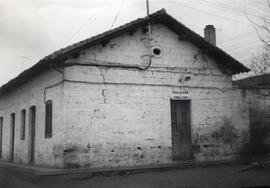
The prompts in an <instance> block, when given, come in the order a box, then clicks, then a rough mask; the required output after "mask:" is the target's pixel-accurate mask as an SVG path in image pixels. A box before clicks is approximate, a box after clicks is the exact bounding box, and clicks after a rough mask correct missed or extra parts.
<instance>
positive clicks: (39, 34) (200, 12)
mask: <svg viewBox="0 0 270 188" xmlns="http://www.w3.org/2000/svg"><path fill="white" fill-rule="evenodd" d="M149 5H150V13H153V12H155V11H157V10H160V9H162V8H165V9H166V11H167V13H169V14H170V15H172V16H173V17H175V18H176V19H177V20H178V21H180V22H181V23H183V24H185V25H186V26H187V27H189V28H190V29H192V30H193V31H195V32H196V33H198V34H200V35H201V36H203V29H204V27H205V25H208V24H212V25H214V26H215V28H216V36H217V46H218V47H220V48H222V49H223V50H224V51H226V52H227V53H228V54H230V55H232V56H233V57H235V58H236V59H237V60H239V61H240V62H242V63H243V64H245V65H248V63H249V58H250V57H251V56H254V55H258V54H259V53H261V50H262V48H263V43H262V42H261V41H260V40H259V38H258V36H257V33H256V31H255V29H254V24H252V23H251V22H250V21H249V20H248V18H249V19H250V20H253V21H256V22H258V21H260V17H268V18H269V19H270V8H269V7H268V6H267V0H149ZM145 16H146V2H145V0H0V57H1V59H0V85H3V84H5V83H6V82H7V81H9V80H10V79H12V78H14V77H16V76H17V75H18V74H20V73H21V72H22V71H23V70H25V69H27V68H29V67H31V66H33V65H34V64H35V63H37V62H38V60H40V59H42V58H43V57H44V56H47V55H49V54H51V53H52V52H54V51H56V50H59V49H60V48H63V47H65V46H67V45H70V44H72V43H75V42H79V41H81V40H84V39H86V38H89V37H91V36H94V35H96V34H99V33H102V32H104V31H107V30H109V29H112V28H115V27H117V26H120V25H122V24H125V23H127V22H129V21H132V20H134V19H137V18H140V17H145ZM259 31H260V30H259ZM261 34H262V35H264V33H263V32H262V33H261Z"/></svg>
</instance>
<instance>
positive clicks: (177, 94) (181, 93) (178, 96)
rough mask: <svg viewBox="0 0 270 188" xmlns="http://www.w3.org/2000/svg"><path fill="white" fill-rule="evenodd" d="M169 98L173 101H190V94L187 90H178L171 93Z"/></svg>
mask: <svg viewBox="0 0 270 188" xmlns="http://www.w3.org/2000/svg"><path fill="white" fill-rule="evenodd" d="M171 98H172V99H174V100H183V99H190V94H189V91H188V90H186V89H180V90H178V91H173V92H172V95H171Z"/></svg>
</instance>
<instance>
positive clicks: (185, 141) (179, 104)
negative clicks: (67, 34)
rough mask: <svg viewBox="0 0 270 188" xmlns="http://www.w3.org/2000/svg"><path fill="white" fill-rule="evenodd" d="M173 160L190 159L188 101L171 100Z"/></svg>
mask: <svg viewBox="0 0 270 188" xmlns="http://www.w3.org/2000/svg"><path fill="white" fill-rule="evenodd" d="M171 126H172V154H173V160H188V159H191V129H190V101H189V100H171Z"/></svg>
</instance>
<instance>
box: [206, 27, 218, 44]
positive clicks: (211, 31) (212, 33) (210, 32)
mask: <svg viewBox="0 0 270 188" xmlns="http://www.w3.org/2000/svg"><path fill="white" fill-rule="evenodd" d="M204 39H205V40H206V41H207V42H209V43H210V44H212V45H214V46H216V29H215V28H214V26H213V25H206V26H205V28H204Z"/></svg>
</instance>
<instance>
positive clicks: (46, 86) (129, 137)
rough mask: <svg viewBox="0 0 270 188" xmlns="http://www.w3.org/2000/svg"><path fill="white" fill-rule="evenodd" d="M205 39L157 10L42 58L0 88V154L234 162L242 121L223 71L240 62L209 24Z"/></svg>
mask: <svg viewBox="0 0 270 188" xmlns="http://www.w3.org/2000/svg"><path fill="white" fill-rule="evenodd" d="M149 25H150V27H149ZM149 29H150V31H151V32H150V33H149V32H148V31H149ZM205 36H206V39H204V38H203V37H201V36H199V35H198V34H196V33H195V32H193V31H191V30H190V29H189V28H187V27H186V26H184V25H183V24H181V23H180V22H178V21H177V20H176V19H174V18H173V17H171V16H170V15H168V14H167V13H166V12H165V10H161V11H158V12H156V13H154V14H151V15H150V16H149V17H146V18H142V19H137V20H135V21H133V22H130V23H128V24H125V25H123V26H120V27H118V28H116V29H113V30H110V31H107V32H105V33H102V34H100V35H97V36H94V37H92V38H90V39H86V40H84V41H81V42H79V43H76V44H73V45H71V46H68V47H66V48H63V49H61V50H59V51H57V52H55V53H53V54H51V55H49V56H47V57H45V58H43V59H42V60H40V61H39V62H38V63H37V64H36V65H34V66H33V67H31V68H29V69H28V70H26V71H24V72H23V73H22V74H20V75H19V76H18V77H16V78H15V79H13V80H11V81H9V82H8V83H7V84H5V85H3V86H2V87H1V88H0V117H1V119H0V120H1V121H0V123H1V144H0V145H1V146H0V147H1V157H2V160H6V161H13V162H15V163H24V164H35V165H44V166H53V167H90V168H98V167H117V166H141V165H157V164H172V163H176V162H179V161H185V160H194V161H213V160H227V159H234V158H235V157H236V156H237V153H238V152H239V151H240V148H241V146H242V145H243V143H245V142H246V139H247V138H248V127H249V126H248V125H249V118H248V110H247V106H246V105H247V104H246V103H245V101H244V99H243V92H242V90H241V89H238V88H234V87H233V85H232V75H233V74H236V73H240V72H246V71H248V70H249V69H248V68H246V67H245V66H243V65H242V64H241V63H240V62H238V61H237V60H235V59H234V58H232V57H231V56H230V55H228V54H226V53H225V52H224V51H222V50H221V49H219V48H218V47H216V46H215V29H214V27H213V26H207V27H206V28H205ZM207 40H208V41H207ZM226 127H233V128H234V129H233V131H234V133H235V134H236V135H237V136H236V139H235V140H234V141H233V143H230V142H229V141H227V140H226V139H224V135H225V134H224V130H226Z"/></svg>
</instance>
